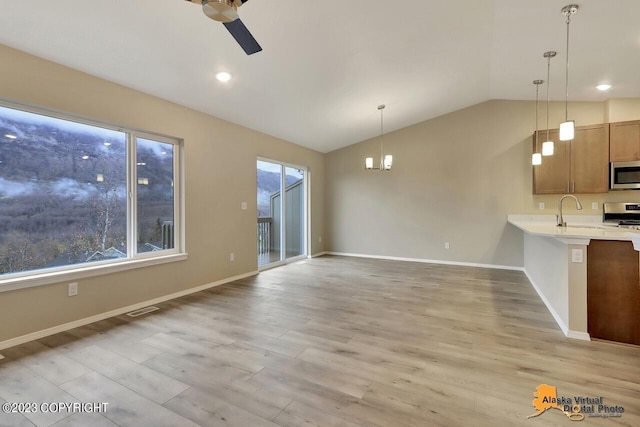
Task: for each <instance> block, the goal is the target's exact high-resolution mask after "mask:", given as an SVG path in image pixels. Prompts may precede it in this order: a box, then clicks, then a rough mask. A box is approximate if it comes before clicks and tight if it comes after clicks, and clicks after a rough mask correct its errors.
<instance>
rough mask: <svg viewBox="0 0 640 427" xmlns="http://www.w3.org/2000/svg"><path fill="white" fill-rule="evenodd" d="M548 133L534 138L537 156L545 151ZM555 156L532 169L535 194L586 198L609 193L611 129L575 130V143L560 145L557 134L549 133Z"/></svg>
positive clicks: (541, 132) (550, 131) (581, 128)
mask: <svg viewBox="0 0 640 427" xmlns="http://www.w3.org/2000/svg"><path fill="white" fill-rule="evenodd" d="M546 138H547V131H546V130H542V131H538V137H537V141H536V138H535V135H534V152H538V153H539V152H541V151H542V143H543V142H544V141H546V140H547V139H546ZM549 139H550V140H552V141H553V142H554V146H555V148H554V154H553V156H546V157H543V158H542V164H541V165H538V166H534V167H533V194H567V193H576V194H585V193H606V192H607V191H609V175H608V172H609V125H608V124H600V125H591V126H578V127H576V134H575V138H574V139H573V140H572V141H560V140H559V138H558V130H557V129H553V130H549Z"/></svg>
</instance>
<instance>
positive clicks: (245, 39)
mask: <svg viewBox="0 0 640 427" xmlns="http://www.w3.org/2000/svg"><path fill="white" fill-rule="evenodd" d="M245 1H248V0H245ZM223 24H224V26H225V27H227V30H229V32H230V33H231V35H232V36H233V38H234V39H236V41H237V42H238V44H239V45H240V47H242V49H244V51H245V52H246V53H247V55H253V54H254V53H256V52H260V51H261V50H262V48H261V47H260V45H259V44H258V42H257V41H256V39H254V38H253V36H252V35H251V33H250V32H249V30H248V29H247V27H245V26H244V24H243V23H242V21H241V20H240V18H238V19H236V20H235V21H231V22H223Z"/></svg>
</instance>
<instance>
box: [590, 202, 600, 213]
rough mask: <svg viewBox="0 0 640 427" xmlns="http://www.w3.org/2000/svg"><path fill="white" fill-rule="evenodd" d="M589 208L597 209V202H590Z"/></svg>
mask: <svg viewBox="0 0 640 427" xmlns="http://www.w3.org/2000/svg"><path fill="white" fill-rule="evenodd" d="M591 209H593V210H594V211H597V210H598V202H593V203H591Z"/></svg>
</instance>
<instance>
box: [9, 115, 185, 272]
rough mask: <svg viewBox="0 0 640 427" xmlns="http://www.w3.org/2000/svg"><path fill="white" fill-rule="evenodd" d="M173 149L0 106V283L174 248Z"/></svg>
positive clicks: (158, 141) (137, 135)
mask: <svg viewBox="0 0 640 427" xmlns="http://www.w3.org/2000/svg"><path fill="white" fill-rule="evenodd" d="M179 148H180V143H179V141H178V140H174V139H171V138H166V137H160V136H156V135H153V134H149V133H141V132H137V131H130V130H126V129H117V128H112V127H109V126H107V125H103V124H100V123H90V122H88V121H86V120H82V121H80V120H73V119H71V120H70V119H68V118H63V117H61V116H58V115H53V114H49V113H46V114H41V113H40V112H39V111H36V110H33V109H26V108H25V109H21V107H17V108H15V106H13V105H12V106H11V107H9V106H8V105H4V106H3V105H0V282H1V281H2V279H3V278H6V277H14V276H15V275H18V276H21V275H24V276H28V275H29V274H30V273H32V272H33V271H35V270H45V269H52V271H59V270H68V269H77V268H81V267H82V266H81V265H83V264H87V263H104V264H111V263H118V262H122V261H130V260H132V259H137V258H151V257H154V256H158V255H167V254H171V253H177V252H178V249H179V248H177V247H176V242H179V238H178V236H177V233H178V232H179V230H180V227H179V224H178V223H177V222H176V220H177V216H178V215H177V213H178V211H179V209H178V208H179V206H180V204H179V203H178V202H179V194H177V193H176V190H177V187H176V181H177V177H178V174H177V172H178V171H177V165H178V161H177V160H178V159H177V157H178V153H179V151H180V150H179ZM54 269H55V270H54ZM38 272H39V273H41V271H38Z"/></svg>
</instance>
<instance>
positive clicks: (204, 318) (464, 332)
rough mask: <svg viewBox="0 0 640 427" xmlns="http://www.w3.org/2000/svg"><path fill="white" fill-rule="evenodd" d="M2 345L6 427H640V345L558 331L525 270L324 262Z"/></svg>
mask: <svg viewBox="0 0 640 427" xmlns="http://www.w3.org/2000/svg"><path fill="white" fill-rule="evenodd" d="M158 306H159V307H160V310H159V311H156V312H154V313H151V314H148V315H145V316H143V317H140V318H136V319H131V318H129V317H127V316H124V315H123V316H119V317H116V318H112V319H108V320H104V321H101V322H98V323H95V324H91V325H88V326H85V327H81V328H77V329H74V330H71V331H68V332H64V333H61V334H58V335H54V336H51V337H47V338H44V339H40V340H38V341H34V342H30V343H27V344H24V345H21V346H19V347H14V348H11V349H6V350H3V351H2V352H1V353H2V354H3V355H4V356H5V359H2V360H0V403H4V402H37V403H44V402H83V403H86V402H107V403H108V406H107V411H106V412H104V413H99V414H98V413H94V414H81V413H76V414H69V413H66V412H62V413H42V412H38V413H31V414H25V415H21V414H3V413H0V426H11V427H17V426H32V425H36V426H51V425H55V426H56V427H60V426H91V427H102V426H105V427H106V426H111V427H113V426H123V427H124V426H135V427H143V426H150V427H162V426H172V427H174V426H180V427H182V426H184V427H188V426H196V425H200V426H242V427H245V426H246V427H261V426H322V427H337V426H394V427H396V426H397V427H403V426H491V427H496V426H568V425H575V424H572V421H570V420H569V419H568V418H567V417H566V416H565V415H564V414H562V413H561V412H559V411H555V410H550V411H547V412H545V413H544V414H542V415H540V416H539V417H537V418H532V419H527V416H528V415H531V414H533V413H535V409H534V408H533V406H532V400H533V393H534V391H535V390H536V387H538V386H539V385H540V384H549V385H554V386H556V387H557V390H558V395H563V396H576V395H579V396H602V397H603V398H604V400H605V403H606V404H609V405H620V406H624V409H625V412H624V414H623V415H622V417H620V418H615V419H599V418H598V419H595V418H589V417H587V418H586V419H585V420H584V421H582V422H580V424H578V425H585V426H586V425H594V426H617V425H626V426H640V348H638V347H632V346H624V345H618V344H613V343H607V342H598V341H594V342H583V341H577V340H571V339H568V338H565V337H564V335H563V334H562V332H561V331H560V330H559V328H558V327H557V325H556V323H555V322H554V320H553V318H552V317H551V315H550V314H549V312H548V311H547V309H546V308H545V306H544V304H543V303H542V302H541V301H540V299H539V297H538V296H537V294H536V293H535V291H534V290H533V288H532V287H531V285H530V284H529V283H528V281H527V279H526V277H525V276H524V275H523V274H522V273H521V272H516V271H500V270H490V269H481V268H470V267H455V266H444V265H431V264H420V263H408V262H394V261H381V260H371V259H358V258H344V257H332V256H325V257H321V258H316V259H312V260H305V261H301V262H297V263H294V264H290V265H287V266H284V267H280V268H276V269H272V270H268V271H264V272H262V273H261V274H260V275H258V276H256V277H252V278H249V279H245V280H241V281H237V282H234V283H230V284H227V285H224V286H220V287H217V288H214V289H211V290H208V291H204V292H200V293H198V294H193V295H190V296H187V297H183V298H180V299H178V300H174V301H170V302H166V303H163V304H160V305H158Z"/></svg>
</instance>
